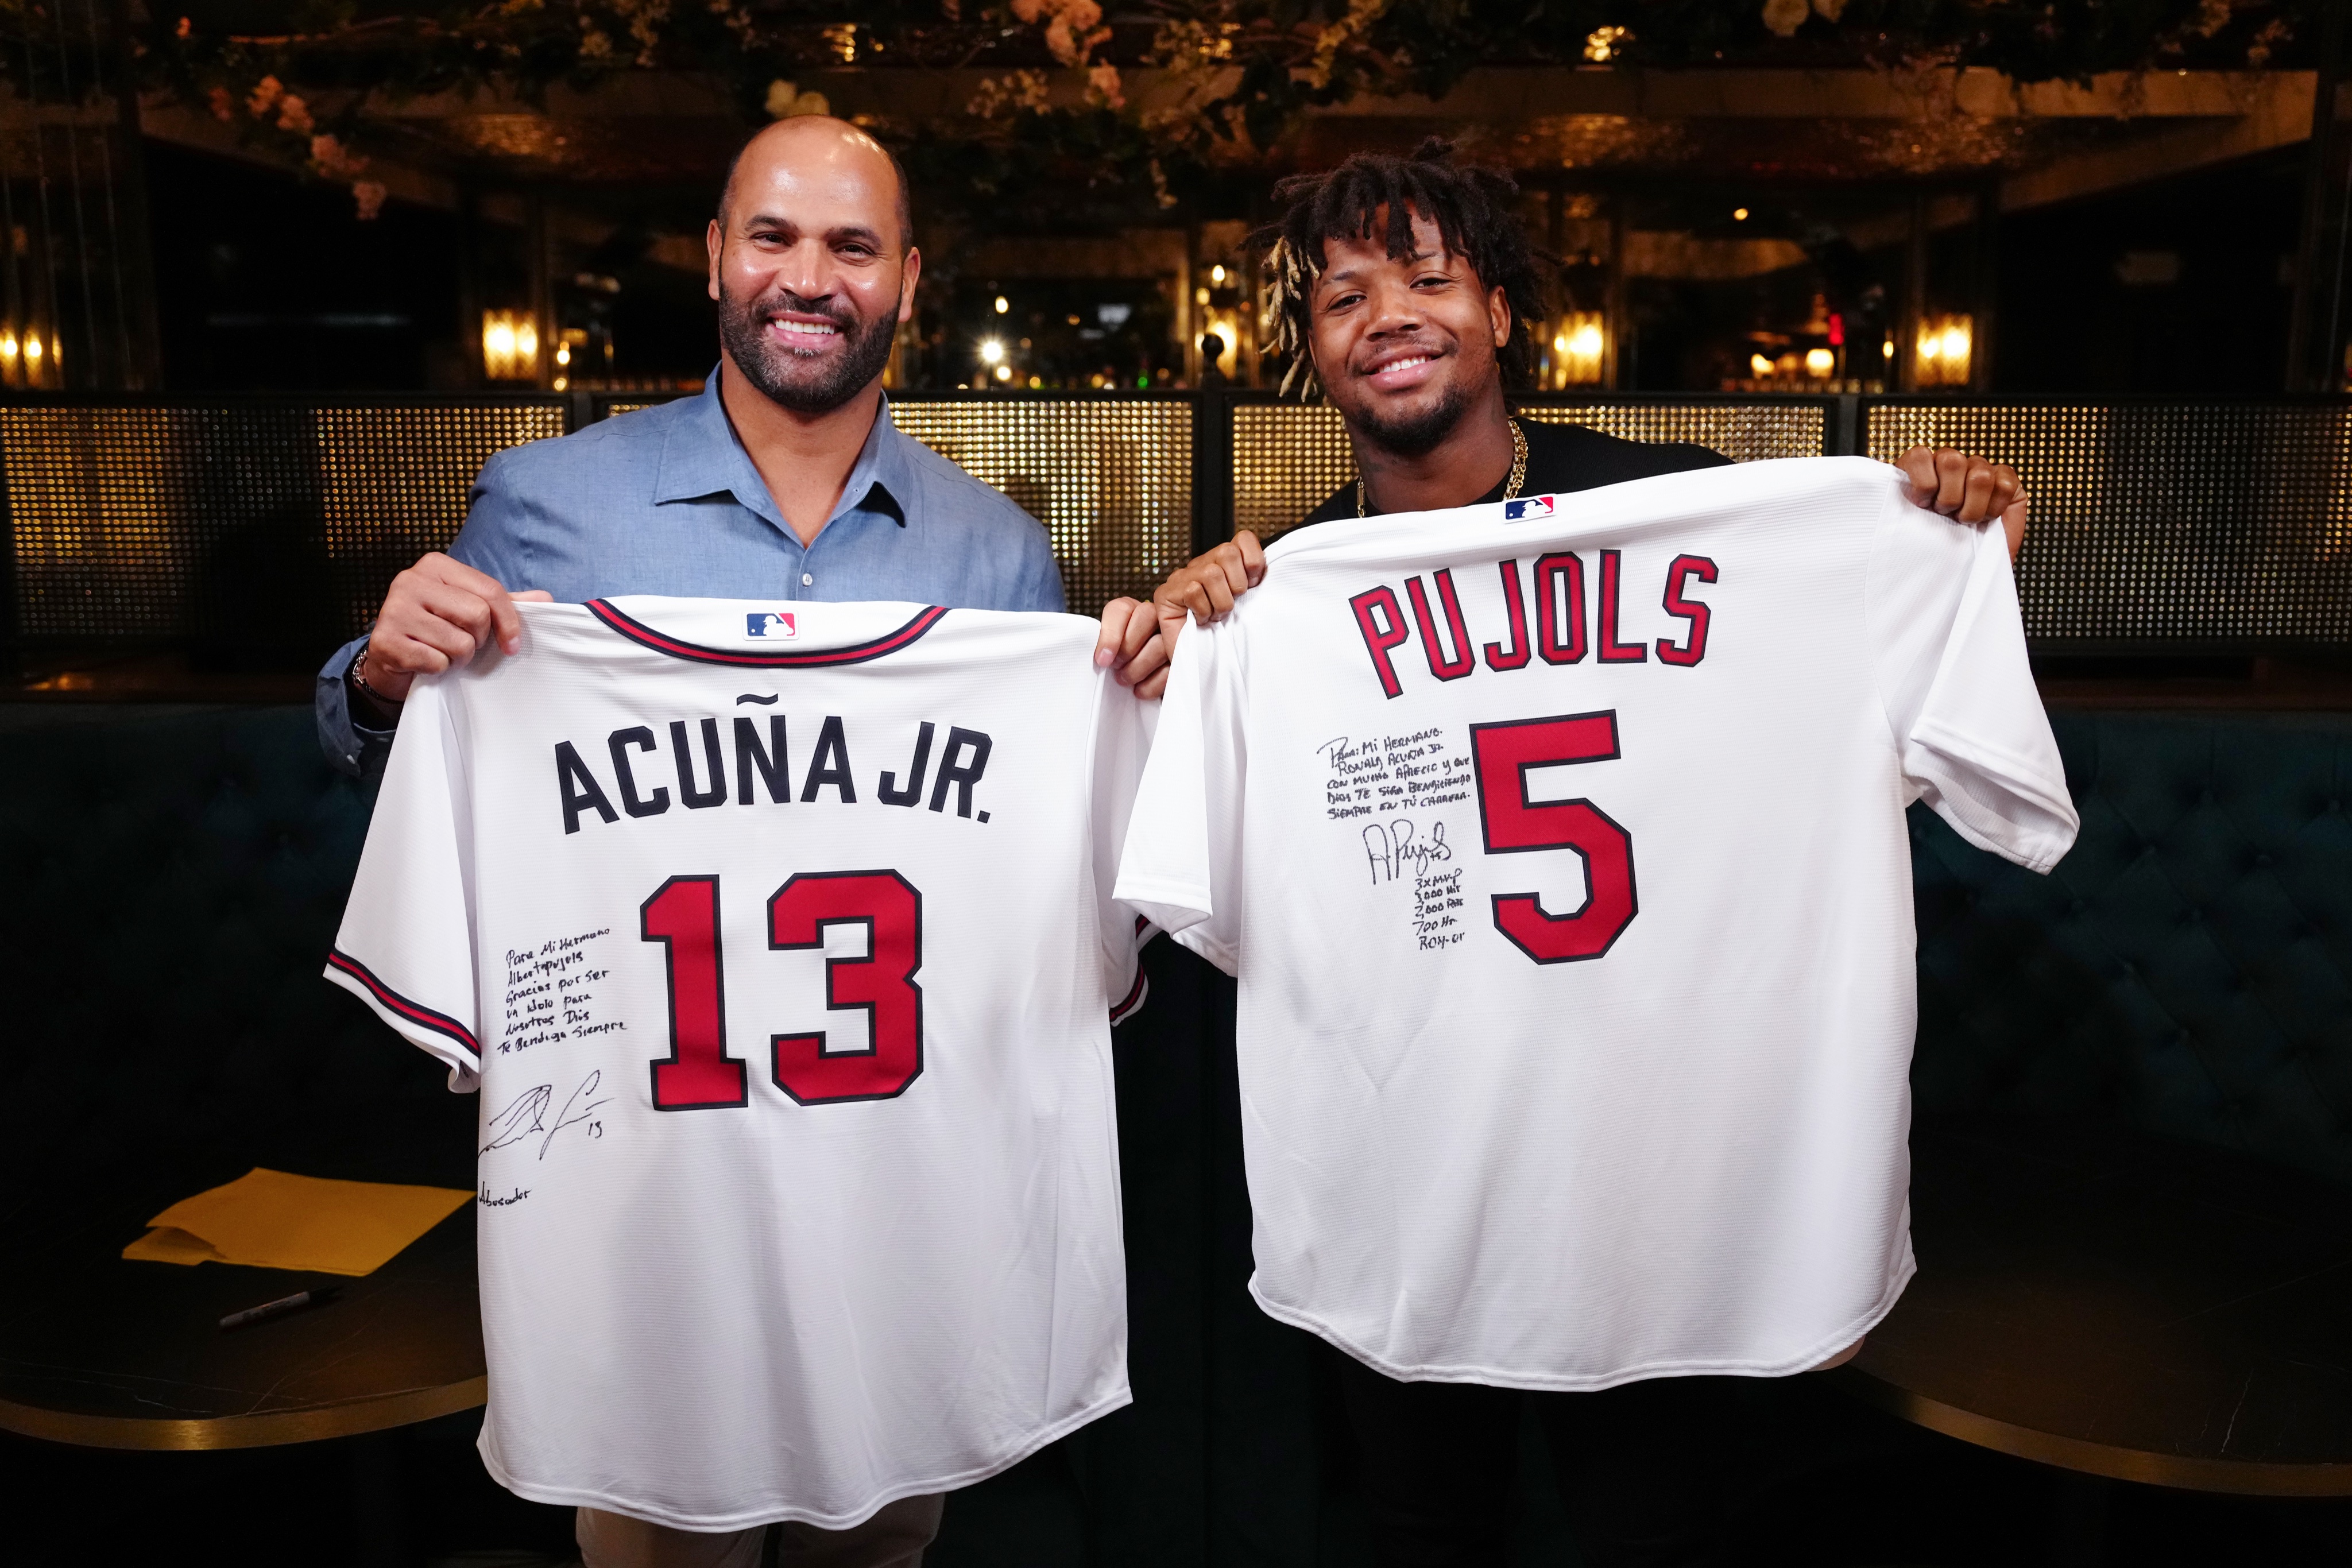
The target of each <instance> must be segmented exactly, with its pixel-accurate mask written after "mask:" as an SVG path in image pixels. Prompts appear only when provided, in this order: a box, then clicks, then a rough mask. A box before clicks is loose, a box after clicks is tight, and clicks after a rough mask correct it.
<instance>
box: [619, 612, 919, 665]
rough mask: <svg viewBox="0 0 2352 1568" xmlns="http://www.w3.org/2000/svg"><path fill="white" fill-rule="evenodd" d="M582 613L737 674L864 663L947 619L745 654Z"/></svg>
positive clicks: (632, 637) (659, 648) (655, 646)
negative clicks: (821, 644)
mask: <svg viewBox="0 0 2352 1568" xmlns="http://www.w3.org/2000/svg"><path fill="white" fill-rule="evenodd" d="M588 610H589V612H590V613H591V614H593V615H594V616H595V617H596V619H597V620H599V621H602V622H604V624H605V625H606V626H608V627H610V628H612V629H613V630H614V631H615V632H619V633H620V634H621V635H622V636H624V637H626V638H627V639H628V640H629V641H630V642H632V643H641V644H643V645H644V646H646V647H648V648H651V649H652V650H653V651H654V652H655V653H667V654H668V655H669V656H670V657H671V658H673V659H691V660H693V661H694V662H695V663H697V664H730V665H733V666H735V667H736V668H739V669H755V670H807V669H825V668H829V667H831V666H833V665H835V664H865V663H866V661H867V660H869V659H879V658H881V657H882V656H883V655H885V654H887V653H897V652H898V650H899V649H901V648H904V647H906V646H907V645H908V643H913V642H914V641H915V640H916V639H918V638H919V637H920V636H922V634H923V633H924V632H928V631H929V630H930V629H931V628H932V627H934V626H936V625H938V624H939V623H940V618H941V617H942V616H944V615H946V614H947V610H946V609H945V607H943V606H941V605H937V604H933V605H929V606H927V607H925V608H924V609H923V610H922V611H921V612H919V613H918V614H917V615H916V617H915V618H914V619H913V620H912V621H909V622H907V623H906V624H905V625H904V626H901V627H899V628H898V630H897V631H895V632H885V633H884V634H883V635H881V636H879V637H876V638H874V639H872V640H870V641H868V642H864V643H851V644H850V645H849V646H847V647H845V648H815V649H811V650H809V651H808V652H806V653H741V652H738V651H737V650H735V649H731V648H706V647H704V646H703V645H702V644H701V643H688V642H685V641H683V640H682V639H679V638H677V637H672V636H670V635H668V634H667V632H656V631H655V630H654V629H653V628H652V627H650V626H648V625H646V623H645V622H642V621H637V620H634V619H632V618H631V617H629V616H626V615H624V614H622V613H621V612H619V611H618V610H615V609H614V608H613V606H612V605H611V603H609V602H608V601H604V600H602V599H592V600H590V601H588Z"/></svg>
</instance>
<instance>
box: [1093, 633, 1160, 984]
mask: <svg viewBox="0 0 2352 1568" xmlns="http://www.w3.org/2000/svg"><path fill="white" fill-rule="evenodd" d="M1097 679H1098V682H1099V684H1098V685H1097V697H1096V702H1097V709H1096V716H1095V754H1094V785H1093V792H1092V796H1091V802H1092V809H1091V810H1090V812H1089V818H1088V820H1089V822H1090V824H1091V825H1090V828H1089V834H1090V841H1089V842H1088V845H1087V851H1088V853H1089V854H1090V856H1091V857H1092V862H1093V871H1094V886H1095V888H1096V890H1097V894H1096V899H1095V907H1096V919H1097V934H1098V936H1100V938H1101V949H1102V958H1103V994H1104V995H1105V996H1107V997H1108V998H1110V999H1111V1000H1110V1021H1111V1022H1112V1023H1113V1024H1122V1023H1125V1022H1126V1021H1127V1020H1128V1019H1131V1018H1133V1017H1134V1016H1135V1015H1136V1013H1137V1012H1138V1011H1139V1010H1140V1009H1142V1007H1143V1004H1144V1001H1145V999H1146V991H1147V988H1148V986H1147V982H1146V981H1145V979H1144V977H1143V963H1142V953H1143V945H1144V943H1145V942H1147V941H1149V940H1150V936H1151V923H1150V921H1149V920H1147V919H1146V918H1144V916H1143V915H1140V914H1139V913H1138V912H1137V911H1136V910H1135V909H1134V907H1133V906H1132V905H1130V904H1127V903H1126V902H1125V901H1124V900H1122V899H1120V898H1119V897H1118V894H1117V893H1116V891H1115V889H1116V887H1117V884H1118V857H1119V852H1120V850H1121V849H1122V848H1123V847H1124V846H1125V845H1126V842H1127V833H1128V827H1129V823H1130V822H1131V821H1133V819H1134V816H1135V793H1136V789H1137V788H1138V787H1139V785H1140V784H1141V783H1142V781H1143V768H1144V759H1145V758H1148V757H1149V756H1150V752H1151V737H1152V731H1153V730H1154V729H1155V728H1156V727H1157V724H1158V720H1159V716H1160V705H1159V704H1158V703H1156V702H1146V701H1144V700H1143V699H1142V698H1140V697H1138V696H1137V695H1135V694H1134V693H1133V692H1131V691H1129V689H1128V688H1127V687H1125V686H1123V685H1119V684H1118V677H1117V676H1116V675H1114V674H1112V673H1111V672H1109V671H1108V670H1105V671H1103V672H1102V673H1101V674H1100V675H1099V676H1098V677H1097Z"/></svg>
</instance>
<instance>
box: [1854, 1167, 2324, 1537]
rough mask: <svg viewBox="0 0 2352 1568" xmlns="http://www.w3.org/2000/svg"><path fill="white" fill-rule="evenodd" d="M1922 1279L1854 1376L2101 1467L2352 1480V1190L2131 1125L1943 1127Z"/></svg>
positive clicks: (1926, 1206) (1861, 1385)
mask: <svg viewBox="0 0 2352 1568" xmlns="http://www.w3.org/2000/svg"><path fill="white" fill-rule="evenodd" d="M1912 1166H1913V1168H1912V1182H1911V1203H1912V1230H1913V1238H1914V1246H1915V1247H1916V1250H1917V1253H1918V1260H1919V1272H1918V1276H1917V1277H1916V1279H1914V1280H1913V1281H1911V1285H1910V1288H1909V1289H1908V1290H1907V1291H1905V1292H1904V1295H1903V1300H1902V1301H1900V1302H1899V1303H1897V1305H1896V1306H1895V1311H1894V1312H1891V1313H1890V1314H1888V1316H1887V1318H1886V1320H1885V1322H1883V1323H1881V1324H1880V1325H1879V1326H1878V1328H1877V1329H1876V1330H1875V1331H1874V1332H1873V1333H1872V1334H1871V1336H1870V1341H1869V1343H1868V1344H1867V1345H1866V1346H1865V1347H1864V1350H1863V1352H1862V1354H1861V1355H1859V1356H1858V1357H1856V1358H1855V1360H1854V1361H1853V1364H1851V1365H1849V1366H1848V1367H1846V1368H1845V1369H1843V1370H1842V1371H1840V1372H1838V1373H1835V1374H1832V1375H1833V1376H1836V1377H1838V1378H1840V1379H1842V1380H1843V1384H1844V1386H1845V1387H1846V1388H1847V1389H1848V1390H1849V1392H1852V1393H1854V1394H1856V1395H1858V1396H1861V1397H1863V1398H1864V1399H1867V1400H1869V1401H1870V1402H1871V1403H1874V1404H1875V1405H1878V1406H1882V1407H1883V1408H1885V1409H1887V1410H1890V1411H1892V1412H1894V1413H1895V1414H1896V1415H1898V1416H1903V1417H1905V1418H1906V1419H1908V1420H1911V1421H1915V1422H1916V1423H1918V1424H1919V1425H1921V1426H1923V1427H1931V1428H1933V1429H1935V1430H1936V1431H1938V1432H1943V1433H1946V1434H1948V1435H1949V1436H1952V1437H1960V1438H1963V1439H1966V1440H1967V1441H1969V1442H1971V1443H1977V1444H1980V1445H1982V1446H1983V1447H1986V1448H1995V1449H1999V1450H2000V1451H2001V1452H2004V1453H2009V1454H2014V1455H2017V1456H2019V1457H2020V1458H2028V1459H2035V1460H2040V1461H2042V1462H2043V1463H2045V1464H2051V1465H2058V1466H2063V1467H2065V1468H2066V1469H2072V1470H2077V1471H2083V1472H2085V1473H2087V1474H2090V1475H2095V1476H2105V1477H2111V1478H2114V1479H2122V1480H2133V1481H2148V1482H2154V1483H2156V1484H2158V1485H2162V1486H2169V1487H2184V1488H2189V1489H2193V1490H2201V1491H2218V1492H2242V1493H2261V1494H2267V1495H2272V1496H2282V1497H2284V1496H2333V1495H2346V1494H2352V1194H2347V1193H2346V1192H2345V1191H2344V1190H2343V1189H2342V1188H2340V1187H2337V1186H2333V1185H2331V1184H2330V1183H2328V1182H2326V1181H2324V1180H2322V1179H2320V1178H2319V1177H2316V1176H2306V1175H2304V1174H2302V1173H2300V1172H2297V1171H2294V1170H2292V1169H2288V1168H2285V1167H2283V1166H2273V1165H2267V1164H2264V1163H2262V1162H2259V1161H2256V1160H2252V1159H2249V1158H2247V1157H2245V1156H2242V1155H2235V1154H2232V1153H2231V1152H2229V1151H2227V1150H2223V1149H2218V1148H2212V1147H2210V1146H2208V1145H2201V1144H2191V1143H2181V1142H2174V1141H2171V1140H2168V1139H2162V1138H2157V1137H2152V1136H2149V1135H2147V1134H2141V1133H2135V1132H2132V1131H2130V1130H2128V1129H2125V1128H2120V1127H2110V1126H2095V1125H2083V1124H2053V1123H2032V1122H2011V1121H1975V1122H1966V1123H1958V1124H1943V1125H1937V1124H1932V1123H1931V1124H1923V1125H1921V1126H1920V1127H1918V1128H1917V1129H1916V1130H1915V1132H1914V1135H1913V1138H1912Z"/></svg>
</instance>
